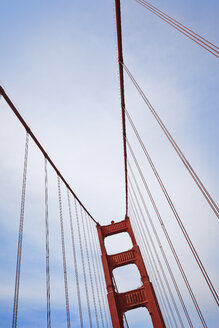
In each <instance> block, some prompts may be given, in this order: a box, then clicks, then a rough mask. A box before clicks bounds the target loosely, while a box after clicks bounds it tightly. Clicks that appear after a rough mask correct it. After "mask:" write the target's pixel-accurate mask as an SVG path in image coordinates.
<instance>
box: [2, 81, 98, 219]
mask: <svg viewBox="0 0 219 328" xmlns="http://www.w3.org/2000/svg"><path fill="white" fill-rule="evenodd" d="M0 95H2V97H3V98H4V99H5V101H6V102H7V104H8V105H9V107H10V108H11V110H12V111H13V113H14V114H15V115H16V117H17V118H18V120H19V121H20V123H21V124H22V125H23V127H24V128H25V130H26V131H27V132H28V134H29V135H30V136H31V138H32V139H33V141H34V142H35V144H36V145H37V147H38V148H39V150H40V151H41V152H42V153H43V155H44V156H45V157H46V159H47V160H48V162H49V163H50V165H51V166H52V168H53V169H54V170H55V172H56V173H57V175H58V176H59V177H60V179H61V180H62V182H63V183H64V184H65V185H66V187H67V188H68V189H69V191H70V193H71V194H72V195H73V196H74V197H75V199H76V200H77V201H78V203H79V204H80V205H81V206H82V207H83V209H84V210H85V212H86V213H87V214H88V216H89V217H90V219H91V220H93V221H94V222H95V223H96V224H98V222H97V221H96V220H95V219H94V218H93V216H92V215H91V214H90V213H89V212H88V210H87V209H86V207H85V206H84V205H83V204H82V202H81V201H80V199H79V198H78V197H77V195H76V194H75V193H74V191H73V190H72V188H71V187H70V185H69V184H68V183H67V181H66V180H65V179H64V177H63V175H62V174H61V173H60V171H59V170H58V168H57V167H56V165H55V164H54V162H53V161H52V160H51V158H50V157H49V155H48V154H47V152H46V151H45V149H44V148H43V146H42V145H41V143H40V142H39V140H38V139H37V137H36V136H35V135H34V133H33V132H32V131H31V129H30V127H29V125H28V124H27V123H26V122H25V120H24V118H23V117H22V115H21V114H20V113H19V111H18V110H17V108H16V107H15V105H14V104H13V103H12V101H11V100H10V98H9V97H8V95H7V94H6V92H5V90H4V89H3V88H2V86H0Z"/></svg>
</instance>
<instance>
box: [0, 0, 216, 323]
mask: <svg viewBox="0 0 219 328" xmlns="http://www.w3.org/2000/svg"><path fill="white" fill-rule="evenodd" d="M153 4H154V5H155V6H157V7H158V8H160V9H161V10H163V11H165V12H166V13H168V14H169V15H170V16H172V17H174V18H175V19H177V20H179V21H180V22H182V23H184V24H185V25H186V26H188V27H189V28H191V29H192V30H194V31H195V32H197V33H199V34H200V35H202V36H203V37H206V38H207V39H208V40H209V41H211V42H213V43H215V44H218V38H219V35H218V28H217V25H218V24H217V12H218V9H219V4H218V2H217V1H216V0H212V1H208V2H206V1H197V0H195V1H191V0H190V1H189V0H186V1H183V2H176V1H172V0H164V1H160V0H158V1H156V2H153ZM121 5H122V6H121V9H122V31H123V52H124V62H125V63H126V65H127V66H128V68H129V70H130V71H131V73H132V74H133V75H134V77H135V78H136V80H137V81H138V83H139V85H140V86H141V88H142V89H143V90H144V92H145V94H146V95H147V97H148V98H149V100H150V102H151V103H152V105H153V106H154V108H155V109H156V111H157V112H158V114H159V115H160V117H161V118H162V120H163V121H164V123H165V124H166V126H167V128H168V129H169V131H170V133H171V134H172V135H173V137H174V138H175V140H176V142H177V143H178V145H179V146H180V147H181V149H182V150H183V152H184V154H185V156H186V157H187V159H188V160H189V161H190V163H191V164H192V166H193V168H194V169H195V171H196V172H197V173H198V175H199V177H201V179H202V181H203V182H204V184H205V186H206V188H207V190H208V191H209V192H210V194H211V195H212V197H213V199H214V200H215V201H217V199H218V195H219V190H218V182H219V174H218V167H219V156H218V151H217V149H218V95H219V93H218V84H219V83H218V82H219V81H218V80H219V78H218V65H217V59H216V58H215V57H214V56H212V55H211V54H209V53H207V52H206V51H205V50H204V49H202V48H201V47H199V46H198V45H196V44H195V43H193V42H192V41H191V40H189V39H188V38H186V37H184V36H183V35H182V34H180V33H179V32H178V31H176V30H174V29H172V28H171V27H169V26H168V25H167V24H165V23H164V22H163V21H161V20H159V18H157V17H155V16H154V15H152V14H151V13H149V12H147V11H146V9H144V8H143V7H141V6H140V5H139V4H138V3H136V2H135V1H134V0H126V1H125V0H122V1H121ZM0 30H1V33H0V49H1V51H0V62H1V65H0V83H1V85H2V86H3V87H4V89H5V91H6V92H7V94H8V95H9V97H10V98H11V99H12V101H13V102H14V104H15V105H16V106H17V108H18V109H19V111H20V112H21V114H22V115H23V117H24V118H25V120H26V121H27V122H28V124H29V125H30V127H31V129H32V130H33V132H34V133H35V134H36V136H37V137H38V138H39V140H40V142H41V143H42V144H43V146H44V148H45V149H46V150H47V152H48V153H49V155H50V157H51V158H52V159H53V161H54V162H55V163H56V165H57V167H58V168H59V170H60V171H61V172H62V174H63V175H64V177H65V178H66V180H67V181H68V182H69V184H70V185H71V186H72V188H73V190H74V191H75V193H76V194H77V196H78V197H79V199H80V200H81V201H82V202H83V204H84V205H85V206H86V207H87V208H88V210H89V212H90V213H91V214H92V215H93V216H94V218H95V219H96V220H97V221H98V222H100V224H108V223H110V221H111V220H115V221H120V220H122V219H123V218H124V215H125V194H124V164H123V145H122V126H121V112H120V91H119V75H118V62H117V43H116V25H115V10H114V3H113V1H112V0H105V1H98V0H94V1H92V2H91V1H87V0H86V1H67V0H66V1H65V0H63V1H57V0H54V1H49V0H48V1H41V0H38V1H34V0H32V1H26V0H21V1H19V2H18V1H14V0H8V1H6V2H5V1H1V10H0ZM125 90H126V94H125V97H126V107H127V109H128V110H129V112H130V115H131V117H132V118H133V120H134V122H135V124H136V126H137V128H138V130H139V133H140V135H141V137H142V139H143V141H144V143H145V146H146V148H147V149H148V151H149V153H150V155H151V157H152V159H153V161H154V163H155V165H156V167H157V170H158V172H159V174H160V176H161V178H162V179H163V181H164V183H165V185H166V187H167V190H168V192H169V193H170V196H171V197H172V199H173V201H174V204H175V206H176V208H177V210H178V212H179V214H180V216H181V218H182V221H183V223H184V225H185V227H186V229H187V231H188V233H189V235H190V237H191V239H192V241H193V243H194V245H195V247H196V248H197V250H198V252H199V255H200V258H201V259H202V261H203V264H204V265H205V266H206V269H207V271H208V273H209V276H210V277H211V279H212V282H213V283H214V284H215V287H216V288H217V290H218V286H219V281H218V271H219V265H218V263H219V259H218V251H217V250H218V237H219V235H218V221H217V219H216V216H215V215H214V214H213V212H212V211H211V209H210V208H209V207H208V205H207V204H206V202H205V200H204V198H203V197H202V195H201V193H200V191H199V190H198V189H197V187H196V186H195V185H194V182H193V181H192V179H191V177H190V176H189V175H188V173H187V172H186V170H185V168H184V167H183V165H182V163H181V162H180V160H179V159H178V158H177V156H176V154H175V153H174V151H173V149H172V148H171V146H170V145H169V143H168V141H167V140H166V139H165V136H164V135H163V133H162V131H160V128H159V126H158V125H157V123H156V122H155V121H154V119H153V117H152V115H151V114H150V113H149V111H148V110H147V108H146V107H145V104H144V103H143V101H142V100H141V98H140V96H139V95H138V93H137V91H136V90H135V88H134V86H133V85H132V84H131V83H130V81H129V80H128V77H127V76H125ZM0 124H1V125H0V126H1V128H0V154H1V155H0V156H1V157H0V158H1V160H0V185H1V190H0V199H1V202H0V226H1V229H0V247H1V249H3V250H4V251H3V252H1V255H0V259H1V266H0V304H1V306H0V309H1V310H0V326H1V327H9V326H10V325H11V315H12V299H13V288H14V277H15V259H16V245H17V235H18V225H19V207H20V193H21V181H22V166H23V156H24V141H25V133H24V130H23V128H22V127H21V126H20V124H19V122H17V119H16V118H15V117H14V115H13V114H12V113H11V112H10V109H9V108H8V106H7V105H6V104H5V102H4V100H3V99H1V100H0ZM127 134H128V137H129V140H130V142H131V144H132V146H133V148H134V150H135V153H136V156H137V157H138V160H139V163H140V164H141V166H142V168H143V171H144V174H145V176H146V177H147V181H148V183H150V187H151V190H152V193H153V195H154V197H155V200H156V202H157V204H158V205H159V209H160V211H161V213H162V215H163V216H164V219H165V224H166V226H167V228H168V229H169V230H168V231H169V232H170V235H171V237H172V239H173V242H174V245H175V246H176V248H177V251H178V252H179V254H180V258H181V259H182V263H184V266H185V271H186V272H187V274H188V276H189V278H190V281H191V284H192V286H193V288H194V291H195V293H196V295H197V298H198V300H199V302H200V306H201V308H202V310H203V313H204V315H205V317H206V318H207V319H206V320H207V322H208V326H209V327H213V328H214V327H215V328H216V327H217V322H218V320H219V317H218V309H217V306H216V305H215V303H214V301H213V299H212V297H211V295H210V294H209V291H208V290H207V288H206V285H205V282H204V281H203V279H202V277H201V275H200V273H199V272H198V269H197V265H196V264H195V263H194V261H193V259H192V257H191V254H190V253H189V250H188V247H187V246H186V244H185V241H184V240H183V238H182V236H181V233H180V231H179V228H178V227H177V225H176V223H175V221H174V219H173V216H172V214H171V212H170V210H169V209H168V207H167V205H166V202H165V200H164V198H163V195H162V193H161V191H160V190H159V187H158V186H157V184H156V181H155V179H154V177H153V175H152V173H151V171H150V168H149V167H148V164H147V162H146V159H145V157H144V155H143V154H142V151H141V149H140V147H139V145H138V144H137V141H136V140H135V137H134V135H133V133H132V131H131V128H130V126H129V125H128V124H127ZM128 156H129V157H128V158H129V159H130V161H131V156H130V155H129V154H128ZM131 165H132V167H133V168H134V164H133V162H132V161H131ZM28 174H29V175H28V181H27V201H26V211H25V220H26V221H25V227H24V246H23V255H22V279H23V280H22V284H21V293H20V304H21V305H20V308H19V309H20V312H19V320H20V321H19V322H20V326H21V327H29V326H30V325H31V327H42V326H45V290H44V280H43V279H44V275H45V272H44V267H43V265H44V258H43V255H44V239H43V238H44V234H43V231H42V230H43V228H44V221H43V220H44V207H43V201H44V199H43V197H44V195H43V188H44V187H43V183H44V180H43V179H44V177H43V161H42V156H41V155H40V153H39V152H38V151H37V149H36V147H35V146H34V144H33V143H32V142H30V156H29V162H28ZM136 175H137V173H136ZM49 183H50V189H49V190H50V205H51V206H50V213H51V220H52V221H51V222H52V227H51V247H52V250H53V258H52V266H53V271H52V272H53V275H52V277H53V278H52V279H53V283H54V285H56V286H58V287H57V288H56V289H55V290H54V292H53V293H54V294H53V299H52V302H53V320H54V324H55V322H56V325H57V327H62V325H63V327H64V326H65V317H64V316H65V314H64V297H63V291H62V285H63V281H62V279H63V277H62V274H61V269H60V268H61V249H60V247H61V246H60V244H57V243H56V238H58V237H57V236H58V234H59V231H58V219H57V213H58V204H57V185H56V177H55V175H54V173H53V172H52V170H50V172H49ZM141 188H142V190H143V187H142V185H141ZM145 197H146V196H145ZM148 206H149V209H150V210H151V208H150V205H148ZM151 212H152V210H151ZM154 223H155V225H156V228H157V231H158V232H159V234H160V237H161V240H162V241H163V243H164V247H165V248H166V251H167V254H168V255H169V258H170V262H171V264H172V265H173V268H174V270H175V271H174V272H175V274H176V276H177V278H178V279H179V285H180V287H181V288H182V290H183V291H184V292H183V293H184V297H185V299H186V301H187V302H188V303H187V304H188V308H189V309H190V311H191V314H192V316H193V319H194V322H195V324H196V326H197V327H199V322H198V320H197V318H196V315H195V313H194V310H193V307H192V304H191V301H190V300H189V297H188V295H187V293H186V291H185V287H184V285H183V282H182V281H181V280H180V277H179V275H178V272H177V269H175V267H174V262H173V259H172V258H171V254H170V251H169V250H168V247H167V245H166V244H165V240H164V237H163V235H162V231H161V229H160V227H159V225H158V223H157V221H156V217H154ZM42 227H43V228H42ZM66 231H67V226H66ZM108 244H109V251H111V252H115V251H116V250H117V249H118V251H119V248H120V247H121V251H122V250H123V248H124V249H126V248H127V247H130V245H129V244H128V241H126V240H125V237H124V240H123V242H121V239H120V240H116V239H115V240H114V241H113V239H112V241H111V242H110V240H109V243H108ZM108 244H107V245H108ZM68 251H69V253H68V255H69V254H70V249H69V250H68ZM69 259H70V255H69ZM72 266H73V264H72V263H71V262H70V260H69V267H70V269H72ZM33 268H34V270H33ZM121 270H122V269H121ZM117 271H118V282H119V284H121V290H122V289H123V288H125V287H126V288H127V285H128V286H129V283H128V282H129V281H132V280H133V281H134V278H135V276H136V272H135V270H134V269H133V268H130V269H127V276H126V274H125V273H124V272H122V271H121V272H119V269H117ZM32 272H34V274H32ZM115 275H116V272H115ZM124 277H125V278H126V279H125V278H124ZM42 286H43V287H42ZM71 302H72V304H74V298H73V296H72V300H71ZM42 304H43V306H42ZM72 311H73V313H74V307H73V308H72ZM139 313H140V312H139ZM129 315H130V326H131V327H135V328H138V327H142V326H143V324H144V322H145V321H144V313H142V314H139V315H138V314H134V312H133V315H131V312H130V314H128V316H129ZM73 316H74V314H73ZM137 318H138V321H139V322H137ZM128 319H129V318H128ZM75 320H76V319H75ZM75 326H77V321H76V322H75Z"/></svg>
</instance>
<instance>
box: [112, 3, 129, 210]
mask: <svg viewBox="0 0 219 328" xmlns="http://www.w3.org/2000/svg"><path fill="white" fill-rule="evenodd" d="M115 10H116V27H117V44H118V63H119V79H120V97H121V110H122V134H123V152H124V167H125V200H126V211H125V212H126V216H127V215H128V173H127V147H126V122H125V93H124V76H123V54H122V26H121V10H120V0H115Z"/></svg>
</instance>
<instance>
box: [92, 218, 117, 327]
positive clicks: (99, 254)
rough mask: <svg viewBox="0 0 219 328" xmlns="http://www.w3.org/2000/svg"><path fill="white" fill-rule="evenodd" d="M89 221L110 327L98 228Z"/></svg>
mask: <svg viewBox="0 0 219 328" xmlns="http://www.w3.org/2000/svg"><path fill="white" fill-rule="evenodd" d="M87 222H88V232H89V242H90V244H91V239H90V236H91V234H92V237H93V240H92V242H93V248H94V249H95V250H96V254H97V262H98V270H99V276H100V289H101V295H102V302H103V307H104V315H105V318H106V323H107V328H108V327H109V326H111V324H110V323H111V317H110V314H109V307H108V304H107V300H106V296H105V295H106V292H105V290H106V287H105V279H104V275H103V269H102V264H101V253H100V246H99V241H98V240H97V233H96V231H95V229H96V228H94V226H92V225H91V222H90V220H89V221H87ZM92 227H93V231H92ZM95 237H96V238H95ZM104 296H105V297H104ZM107 310H108V311H107Z"/></svg>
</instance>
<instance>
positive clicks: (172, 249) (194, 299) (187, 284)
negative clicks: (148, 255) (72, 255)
mask: <svg viewBox="0 0 219 328" xmlns="http://www.w3.org/2000/svg"><path fill="white" fill-rule="evenodd" d="M127 143H128V146H129V149H130V152H131V155H132V157H133V160H134V162H135V164H136V167H137V169H138V171H139V174H140V176H141V179H142V182H143V183H144V186H145V189H146V191H147V193H148V195H149V198H150V200H151V203H152V205H153V207H154V210H155V213H156V215H157V218H158V220H159V222H160V224H161V227H162V229H163V232H164V234H165V237H166V239H167V242H168V244H169V246H170V249H171V251H172V253H173V256H174V258H175V261H176V263H177V266H178V268H179V271H180V273H181V275H182V278H183V280H184V282H185V285H186V287H187V289H188V292H189V294H190V296H191V299H192V301H193V304H194V306H195V308H196V311H197V313H198V316H199V318H200V320H201V322H202V325H203V327H205V328H206V327H207V325H206V322H205V319H204V317H203V315H202V312H201V310H200V308H199V305H198V303H197V300H196V297H195V295H194V293H193V290H192V288H191V286H190V284H189V281H188V279H187V276H186V274H185V272H184V270H183V267H182V264H181V262H180V260H179V257H178V255H177V253H176V250H175V247H174V246H173V243H172V241H171V239H170V236H169V234H168V232H167V230H166V227H165V225H164V222H163V220H162V218H161V216H160V213H159V211H158V209H157V206H156V204H155V202H154V199H153V197H152V195H151V192H150V190H149V189H148V186H147V184H146V181H145V178H144V176H143V174H142V171H141V169H140V167H139V165H138V162H137V160H136V157H135V155H134V152H133V150H132V148H131V146H130V144H129V142H128V140H127Z"/></svg>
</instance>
